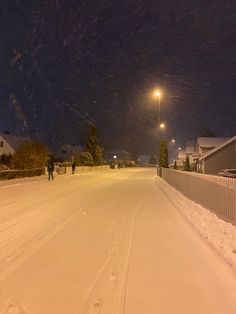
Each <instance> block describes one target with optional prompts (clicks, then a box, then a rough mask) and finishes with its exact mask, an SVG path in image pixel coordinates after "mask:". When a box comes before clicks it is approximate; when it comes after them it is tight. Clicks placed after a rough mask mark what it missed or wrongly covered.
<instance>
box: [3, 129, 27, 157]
mask: <svg viewBox="0 0 236 314" xmlns="http://www.w3.org/2000/svg"><path fill="white" fill-rule="evenodd" d="M27 140H29V139H28V138H27V137H20V136H16V135H12V134H10V133H8V132H5V133H0V156H1V155H3V154H4V155H13V154H14V153H15V152H16V150H17V149H18V148H19V146H20V145H21V144H23V143H24V142H26V141H27Z"/></svg>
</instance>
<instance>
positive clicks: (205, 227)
mask: <svg viewBox="0 0 236 314" xmlns="http://www.w3.org/2000/svg"><path fill="white" fill-rule="evenodd" d="M205 177H206V179H208V180H211V179H212V180H216V177H215V176H205ZM217 179H218V180H219V181H220V180H221V182H222V184H226V181H227V180H226V179H225V178H217ZM233 183H236V182H233ZM157 184H158V186H159V187H160V188H161V190H162V191H163V192H164V193H165V194H166V195H168V197H169V198H170V199H171V201H172V202H173V204H174V205H175V206H176V207H177V208H178V209H179V211H180V212H181V213H182V214H183V215H184V216H185V217H186V218H187V219H188V221H189V222H190V223H191V224H192V225H194V227H195V228H196V229H197V230H198V231H199V232H200V234H201V235H202V236H203V237H204V238H205V239H207V240H208V241H209V243H210V244H211V245H212V246H213V247H214V248H215V249H216V250H217V251H218V252H219V253H220V254H221V255H222V256H223V257H224V258H225V259H226V261H227V262H228V263H229V264H230V265H231V266H233V267H234V268H235V270H236V227H235V226H233V225H232V224H231V223H228V222H225V221H224V220H222V219H220V218H218V217H217V216H216V215H215V214H214V213H213V212H211V211H210V210H208V209H207V208H204V207H202V206H201V205H199V204H197V203H195V202H193V201H191V200H190V199H188V198H187V197H185V196H184V195H183V194H182V193H180V192H179V191H177V190H176V189H174V188H173V187H172V186H171V185H169V184H168V183H167V182H165V181H164V180H157Z"/></svg>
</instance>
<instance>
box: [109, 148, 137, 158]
mask: <svg viewBox="0 0 236 314" xmlns="http://www.w3.org/2000/svg"><path fill="white" fill-rule="evenodd" d="M105 159H106V160H107V161H113V160H114V159H117V160H131V154H130V153H128V152H127V151H126V150H124V149H113V150H111V151H109V152H106V153H105Z"/></svg>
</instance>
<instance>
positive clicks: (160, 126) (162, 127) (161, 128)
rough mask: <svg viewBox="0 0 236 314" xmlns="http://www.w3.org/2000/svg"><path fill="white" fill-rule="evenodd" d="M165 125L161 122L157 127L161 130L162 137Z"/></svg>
mask: <svg viewBox="0 0 236 314" xmlns="http://www.w3.org/2000/svg"><path fill="white" fill-rule="evenodd" d="M165 127H166V125H165V123H163V122H162V123H161V124H160V125H159V129H160V130H162V134H163V137H164V131H165Z"/></svg>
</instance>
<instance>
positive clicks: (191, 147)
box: [185, 140, 196, 154]
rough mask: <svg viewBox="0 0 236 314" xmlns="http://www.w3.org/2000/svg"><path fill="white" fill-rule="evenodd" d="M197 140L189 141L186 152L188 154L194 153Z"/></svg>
mask: <svg viewBox="0 0 236 314" xmlns="http://www.w3.org/2000/svg"><path fill="white" fill-rule="evenodd" d="M195 145H196V141H193V140H191V141H187V144H186V148H185V152H186V154H193V153H194V151H195Z"/></svg>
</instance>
